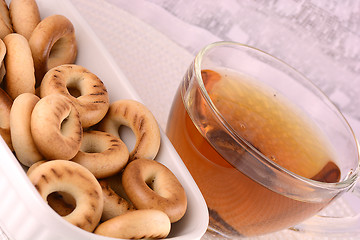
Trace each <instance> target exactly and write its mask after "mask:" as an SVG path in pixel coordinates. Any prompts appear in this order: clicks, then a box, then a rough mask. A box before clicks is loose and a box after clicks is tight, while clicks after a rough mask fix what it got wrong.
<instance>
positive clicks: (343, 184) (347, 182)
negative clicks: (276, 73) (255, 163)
mask: <svg viewBox="0 0 360 240" xmlns="http://www.w3.org/2000/svg"><path fill="white" fill-rule="evenodd" d="M226 45H228V46H230V45H232V46H239V47H244V48H247V49H251V50H254V51H256V52H259V53H261V54H264V55H266V56H268V57H270V58H272V59H274V60H276V61H277V62H279V63H281V64H283V65H284V66H286V67H287V68H289V69H291V70H292V71H294V72H295V73H296V74H298V75H299V76H301V77H302V78H303V79H304V80H306V81H307V82H308V83H309V84H310V85H311V87H312V88H313V89H314V90H315V91H317V93H319V94H320V95H321V96H322V100H325V101H326V102H327V104H328V105H330V106H331V107H332V108H333V109H334V110H335V111H336V113H337V115H338V117H339V118H340V119H341V121H343V122H344V123H345V125H346V127H347V128H348V130H349V131H350V133H351V135H352V138H353V140H354V144H355V146H356V153H357V154H356V155H357V165H356V167H355V169H353V171H350V172H349V173H347V174H346V177H345V179H343V180H341V181H339V182H334V183H327V182H320V181H316V180H312V179H310V178H306V177H303V176H301V175H299V174H296V173H294V172H292V171H289V170H288V169H286V168H284V167H282V166H281V165H279V164H277V163H276V162H274V161H272V160H271V159H269V158H268V157H266V156H265V155H263V154H262V153H261V152H260V151H258V150H257V149H256V148H254V147H253V146H252V145H251V144H250V143H249V142H248V141H247V140H246V139H244V138H243V137H241V136H240V135H239V134H233V135H232V136H233V137H236V138H239V139H240V140H241V142H243V143H245V144H246V145H247V147H249V149H251V151H254V152H256V154H257V155H258V156H260V157H261V159H262V160H263V161H264V162H266V163H267V164H269V165H271V166H272V167H274V168H276V169H279V170H281V171H282V172H283V173H284V174H287V175H288V176H290V177H291V178H293V179H296V180H299V181H301V182H304V183H306V184H310V185H312V186H314V187H318V188H322V189H331V190H337V191H340V190H342V189H346V188H348V187H349V186H352V185H355V183H356V180H357V178H358V177H359V171H360V150H359V149H360V145H359V142H358V140H357V139H356V136H355V133H354V131H353V129H352V128H351V126H350V124H349V122H348V121H347V120H346V118H345V117H344V115H343V114H342V112H341V111H340V109H339V108H338V107H337V106H336V105H335V104H334V103H333V102H332V101H331V100H330V99H329V97H328V96H327V95H326V94H325V93H324V92H323V91H322V90H320V88H319V87H318V86H316V85H315V84H314V83H313V82H312V81H311V80H309V79H308V78H307V77H306V76H304V75H303V74H302V73H300V72H299V71H298V70H296V69H295V68H294V67H292V66H290V65H289V64H287V63H286V62H284V61H283V60H281V59H279V58H277V57H275V56H274V55H272V54H269V53H267V52H265V51H263V50H261V49H258V48H256V47H252V46H249V45H247V44H243V43H239V42H233V41H218V42H214V43H210V44H208V45H207V46H205V47H204V48H202V49H201V50H200V51H199V53H198V54H197V55H196V56H195V59H194V74H195V78H196V81H197V83H198V84H199V88H200V91H201V94H202V96H203V97H204V99H205V101H206V102H207V104H208V105H209V107H210V108H211V110H212V112H213V113H214V115H215V116H216V117H217V118H218V119H220V122H221V123H222V124H223V125H224V127H226V128H227V129H229V130H230V131H231V132H233V133H234V132H236V131H235V130H234V129H233V127H232V126H231V124H229V123H228V122H227V121H226V119H225V118H224V117H223V116H222V114H221V113H220V112H219V110H218V109H217V108H216V106H215V104H214V103H213V102H212V100H211V98H210V96H209V95H208V93H207V90H206V88H205V85H204V83H203V80H202V76H201V60H202V57H203V56H204V55H205V54H206V52H208V51H209V50H210V49H213V48H214V47H218V46H226Z"/></svg>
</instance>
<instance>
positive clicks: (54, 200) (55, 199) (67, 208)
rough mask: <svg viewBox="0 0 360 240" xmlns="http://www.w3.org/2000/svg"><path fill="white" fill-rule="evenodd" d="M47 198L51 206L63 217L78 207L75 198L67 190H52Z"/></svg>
mask: <svg viewBox="0 0 360 240" xmlns="http://www.w3.org/2000/svg"><path fill="white" fill-rule="evenodd" d="M46 200H47V203H48V204H49V206H50V207H51V208H52V209H53V210H54V211H55V212H56V213H57V214H59V215H60V216H62V217H64V216H66V215H69V214H70V213H72V211H74V209H75V207H76V201H75V199H74V198H73V197H72V196H71V195H70V194H68V193H66V192H61V191H59V192H52V193H50V194H49V195H48V196H47V198H46Z"/></svg>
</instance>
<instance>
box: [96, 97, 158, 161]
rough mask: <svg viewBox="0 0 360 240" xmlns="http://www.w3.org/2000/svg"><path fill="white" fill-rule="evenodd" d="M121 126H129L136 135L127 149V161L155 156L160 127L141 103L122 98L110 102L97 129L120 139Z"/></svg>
mask: <svg viewBox="0 0 360 240" xmlns="http://www.w3.org/2000/svg"><path fill="white" fill-rule="evenodd" d="M121 126H127V127H129V128H130V129H131V130H132V132H133V133H134V135H135V137H136V143H135V146H134V148H133V149H132V150H131V151H130V150H129V152H130V157H129V161H132V160H134V159H138V158H147V159H154V158H155V157H156V155H157V153H158V151H159V148H160V129H159V126H158V124H157V121H156V119H155V117H154V115H153V114H152V113H151V112H150V111H149V110H148V109H147V108H146V107H145V106H144V105H143V104H142V103H140V102H138V101H135V100H129V99H124V100H118V101H116V102H113V103H111V104H110V107H109V110H108V112H107V114H106V115H105V117H104V119H102V120H101V122H100V124H99V129H100V130H102V131H105V132H108V133H111V134H113V135H114V136H116V137H118V138H120V139H121V136H120V134H119V129H120V127H121Z"/></svg>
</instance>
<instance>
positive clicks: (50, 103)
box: [31, 94, 83, 160]
mask: <svg viewBox="0 0 360 240" xmlns="http://www.w3.org/2000/svg"><path fill="white" fill-rule="evenodd" d="M31 133H32V136H33V139H34V142H35V144H36V147H37V148H38V150H39V152H40V153H41V154H42V155H43V156H44V157H45V158H46V159H48V160H49V159H64V160H69V159H72V158H73V157H74V156H75V155H76V154H77V153H78V151H79V149H80V146H81V140H82V135H83V129H82V127H81V123H80V117H79V113H78V111H77V110H76V108H75V106H74V105H73V103H72V102H71V101H70V100H69V99H68V98H66V97H64V96H63V95H60V94H52V95H48V96H46V97H44V98H41V99H40V100H39V102H38V103H37V104H36V105H35V107H34V109H33V112H32V114H31Z"/></svg>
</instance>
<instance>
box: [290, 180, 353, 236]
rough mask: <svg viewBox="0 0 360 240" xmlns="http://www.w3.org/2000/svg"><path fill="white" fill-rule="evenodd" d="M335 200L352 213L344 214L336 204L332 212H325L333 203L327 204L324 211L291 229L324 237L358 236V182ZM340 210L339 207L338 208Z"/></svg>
mask: <svg viewBox="0 0 360 240" xmlns="http://www.w3.org/2000/svg"><path fill="white" fill-rule="evenodd" d="M335 201H341V203H342V204H346V206H344V205H343V207H344V208H345V207H349V208H350V209H351V211H352V213H353V214H348V215H346V216H344V215H343V214H338V215H337V213H339V212H338V211H337V210H338V208H340V207H341V206H336V209H333V211H331V212H332V213H330V214H328V213H326V212H327V211H326V210H327V209H328V208H332V207H333V205H332V204H331V205H329V206H328V207H327V208H326V209H324V211H323V212H324V213H326V214H323V212H320V213H319V214H318V215H315V216H313V217H311V218H309V219H308V220H306V221H304V222H302V223H300V224H298V225H295V226H294V227H291V228H290V229H291V230H294V231H297V232H303V233H305V234H309V235H318V236H326V237H345V236H349V237H354V235H357V236H360V182H357V184H356V185H355V186H354V187H353V188H352V189H351V190H350V191H348V192H347V193H344V194H343V195H342V196H341V197H340V198H338V199H337V200H335ZM340 210H341V209H340Z"/></svg>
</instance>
